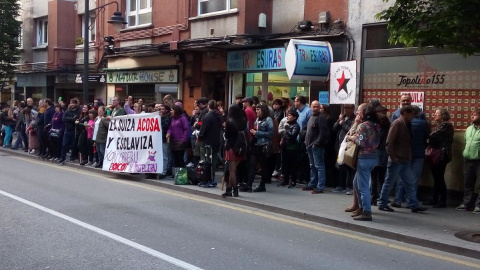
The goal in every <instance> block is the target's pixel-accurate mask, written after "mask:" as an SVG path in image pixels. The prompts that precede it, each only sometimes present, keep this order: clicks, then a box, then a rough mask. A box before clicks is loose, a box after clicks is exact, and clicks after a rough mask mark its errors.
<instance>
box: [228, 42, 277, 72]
mask: <svg viewBox="0 0 480 270" xmlns="http://www.w3.org/2000/svg"><path fill="white" fill-rule="evenodd" d="M271 69H285V48H283V47H282V48H270V49H259V50H248V51H234V52H228V53H227V71H255V70H271Z"/></svg>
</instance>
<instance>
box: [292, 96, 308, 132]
mask: <svg viewBox="0 0 480 270" xmlns="http://www.w3.org/2000/svg"><path fill="white" fill-rule="evenodd" d="M294 105H295V109H297V112H298V119H297V123H298V125H299V126H300V130H302V129H303V127H305V125H307V122H308V119H309V118H310V116H311V115H312V110H311V109H310V108H309V107H308V106H307V99H306V98H305V97H304V96H297V97H295V101H294Z"/></svg>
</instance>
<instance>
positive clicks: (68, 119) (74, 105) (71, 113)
mask: <svg viewBox="0 0 480 270" xmlns="http://www.w3.org/2000/svg"><path fill="white" fill-rule="evenodd" d="M78 105H79V104H78V100H77V99H75V98H72V99H71V100H70V105H68V109H67V110H66V111H65V113H64V114H63V124H64V127H65V132H64V133H63V140H62V153H61V155H60V160H59V161H58V165H64V164H65V159H66V157H67V152H68V149H69V148H70V147H71V148H72V155H71V156H70V160H71V161H73V160H75V155H76V153H77V151H76V148H77V144H76V141H75V121H76V120H77V119H78V117H79V116H80V112H81V108H80V106H78Z"/></svg>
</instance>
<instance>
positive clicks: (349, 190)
mask: <svg viewBox="0 0 480 270" xmlns="http://www.w3.org/2000/svg"><path fill="white" fill-rule="evenodd" d="M345 194H347V195H353V189H351V188H347V190H346V191H345Z"/></svg>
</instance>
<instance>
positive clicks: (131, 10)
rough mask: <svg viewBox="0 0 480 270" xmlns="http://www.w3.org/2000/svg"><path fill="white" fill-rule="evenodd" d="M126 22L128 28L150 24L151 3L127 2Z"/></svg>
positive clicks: (144, 1) (147, 0)
mask: <svg viewBox="0 0 480 270" xmlns="http://www.w3.org/2000/svg"><path fill="white" fill-rule="evenodd" d="M127 21H128V27H135V26H142V25H147V24H150V23H152V1H151V0H127Z"/></svg>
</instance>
